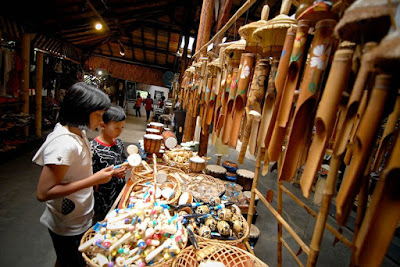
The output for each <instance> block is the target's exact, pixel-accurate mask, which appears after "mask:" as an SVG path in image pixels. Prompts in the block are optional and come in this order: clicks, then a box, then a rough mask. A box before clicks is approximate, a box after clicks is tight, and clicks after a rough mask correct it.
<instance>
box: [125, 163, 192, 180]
mask: <svg viewBox="0 0 400 267" xmlns="http://www.w3.org/2000/svg"><path fill="white" fill-rule="evenodd" d="M149 166H150V167H151V169H153V165H149ZM161 170H162V171H164V172H167V173H173V172H178V173H185V172H184V171H182V170H181V169H179V168H174V167H171V166H167V165H160V164H158V165H157V171H161ZM145 171H146V169H145V168H144V167H143V166H138V167H135V169H134V170H133V171H132V172H131V179H132V181H138V180H143V179H149V178H152V177H153V172H150V173H148V174H145V175H144V174H142V173H143V172H145Z"/></svg>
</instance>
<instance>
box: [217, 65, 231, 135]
mask: <svg viewBox="0 0 400 267" xmlns="http://www.w3.org/2000/svg"><path fill="white" fill-rule="evenodd" d="M232 74H233V68H230V69H229V66H228V70H227V76H226V80H225V90H224V93H222V95H221V109H220V114H219V117H218V119H217V129H216V131H217V137H219V136H220V134H221V130H222V128H223V127H224V124H225V119H226V111H227V109H228V101H229V91H230V88H231V82H232Z"/></svg>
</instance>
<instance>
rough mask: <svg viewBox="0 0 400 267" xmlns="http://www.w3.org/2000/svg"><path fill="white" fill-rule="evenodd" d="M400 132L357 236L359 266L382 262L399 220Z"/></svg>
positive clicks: (378, 264)
mask: <svg viewBox="0 0 400 267" xmlns="http://www.w3.org/2000/svg"><path fill="white" fill-rule="evenodd" d="M399 158H400V135H398V136H397V140H396V142H395V146H394V149H393V151H392V153H391V155H390V159H389V162H388V163H387V165H386V166H385V168H384V170H383V171H382V173H381V175H380V178H379V181H378V182H377V185H376V187H375V190H374V192H373V195H372V198H371V202H370V205H369V207H368V208H367V212H366V214H365V217H364V220H363V223H362V225H361V228H360V231H359V233H358V235H357V237H356V240H355V250H356V253H355V254H356V255H355V256H356V264H357V266H380V265H381V264H382V261H383V259H384V257H385V254H386V252H387V250H388V248H389V245H390V243H391V241H392V238H393V234H394V232H395V230H396V227H397V224H398V222H399V220H400V194H399V190H398V189H399V188H400V179H399V175H400V161H399Z"/></svg>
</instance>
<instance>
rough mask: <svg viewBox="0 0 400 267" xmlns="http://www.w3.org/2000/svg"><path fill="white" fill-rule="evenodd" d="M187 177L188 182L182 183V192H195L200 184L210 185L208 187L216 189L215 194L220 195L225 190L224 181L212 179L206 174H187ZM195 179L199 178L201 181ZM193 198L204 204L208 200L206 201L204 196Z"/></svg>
mask: <svg viewBox="0 0 400 267" xmlns="http://www.w3.org/2000/svg"><path fill="white" fill-rule="evenodd" d="M187 176H189V177H190V178H189V179H190V180H189V181H187V182H186V183H182V184H181V187H182V191H183V192H185V191H187V192H190V191H192V190H196V189H197V187H198V186H199V185H200V184H201V183H207V184H210V186H212V187H214V188H217V192H218V193H217V194H216V195H218V194H219V193H221V192H222V191H224V190H225V183H224V181H222V180H220V179H217V178H214V177H212V176H210V175H207V174H201V173H189V174H187ZM195 177H201V180H199V179H195ZM194 197H196V199H198V200H200V201H204V202H208V201H209V200H210V199H207V198H206V197H205V196H204V195H200V194H197V195H194Z"/></svg>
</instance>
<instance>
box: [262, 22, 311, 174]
mask: <svg viewBox="0 0 400 267" xmlns="http://www.w3.org/2000/svg"><path fill="white" fill-rule="evenodd" d="M309 28H310V22H309V21H308V20H301V21H299V22H298V26H297V31H296V37H295V41H294V44H293V50H292V53H291V55H290V63H289V67H288V71H287V77H286V80H285V81H282V79H283V77H282V75H278V78H279V79H278V81H279V86H282V84H283V83H284V86H283V87H281V88H282V90H281V91H282V93H281V99H280V102H279V105H277V107H276V119H275V124H274V127H273V128H271V129H270V132H271V133H270V137H269V140H267V141H269V144H268V150H267V152H266V153H265V154H266V158H265V160H264V161H265V162H269V161H277V160H278V157H279V155H280V154H281V152H282V145H283V141H284V138H285V133H286V128H287V127H288V126H289V117H290V112H291V109H292V105H293V98H294V93H295V90H297V88H298V85H299V80H300V72H301V69H302V65H303V60H304V59H305V58H306V57H305V56H304V55H307V52H306V41H307V35H308V29H309ZM282 82H283V83H282ZM267 157H268V158H267ZM267 168H268V164H264V169H263V174H264V175H265V174H266V172H267V171H268V169H267Z"/></svg>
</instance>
